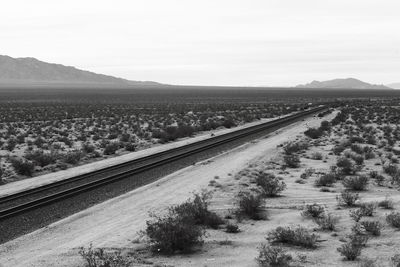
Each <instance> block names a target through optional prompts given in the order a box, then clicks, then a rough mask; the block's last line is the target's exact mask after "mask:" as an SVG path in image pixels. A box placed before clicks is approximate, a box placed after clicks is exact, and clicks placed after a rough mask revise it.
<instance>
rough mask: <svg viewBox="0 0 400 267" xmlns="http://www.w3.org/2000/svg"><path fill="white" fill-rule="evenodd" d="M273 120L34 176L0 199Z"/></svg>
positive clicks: (4, 190) (1, 189) (1, 190)
mask: <svg viewBox="0 0 400 267" xmlns="http://www.w3.org/2000/svg"><path fill="white" fill-rule="evenodd" d="M288 115H290V114H287V115H285V116H288ZM285 116H281V117H285ZM273 119H274V118H271V119H262V120H260V121H256V122H251V123H246V124H244V125H241V126H238V127H235V128H231V129H219V130H214V131H210V132H205V133H204V132H203V133H200V134H198V135H196V136H195V137H192V138H185V139H182V140H179V141H176V142H172V143H168V144H164V145H157V146H154V147H151V148H148V149H143V150H140V151H136V152H132V153H127V154H124V155H120V156H116V157H111V158H108V159H104V160H100V161H96V162H92V163H88V164H85V165H81V166H78V167H73V168H70V169H67V170H63V171H58V172H55V173H49V174H44V175H40V176H35V177H33V178H28V179H24V180H20V181H16V182H11V183H8V184H5V185H2V186H0V197H1V196H5V195H9V194H12V193H16V192H20V191H23V190H26V189H28V188H34V187H37V186H40V185H44V184H49V183H53V182H55V181H59V180H63V179H67V178H70V177H73V176H76V175H80V174H85V173H88V172H92V171H95V170H98V169H102V168H105V167H108V166H113V165H116V164H119V163H123V162H127V161H130V160H134V159H137V158H141V157H145V156H148V155H151V154H154V153H157V152H162V151H165V150H169V149H172V148H175V147H179V146H183V145H186V144H190V143H193V142H197V141H200V140H204V139H207V138H210V135H211V133H214V134H215V135H219V134H224V133H228V132H232V131H236V130H239V129H243V128H247V127H250V126H253V125H257V124H261V123H265V122H268V121H270V120H273Z"/></svg>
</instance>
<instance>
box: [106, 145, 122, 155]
mask: <svg viewBox="0 0 400 267" xmlns="http://www.w3.org/2000/svg"><path fill="white" fill-rule="evenodd" d="M118 149H119V143H118V142H111V143H109V144H108V145H106V146H105V148H104V155H112V154H115V152H116V151H117V150H118Z"/></svg>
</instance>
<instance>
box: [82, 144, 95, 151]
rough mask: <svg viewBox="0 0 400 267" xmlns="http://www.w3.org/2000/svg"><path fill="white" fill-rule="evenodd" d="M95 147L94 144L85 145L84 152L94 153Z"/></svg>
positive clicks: (83, 146)
mask: <svg viewBox="0 0 400 267" xmlns="http://www.w3.org/2000/svg"><path fill="white" fill-rule="evenodd" d="M95 149H96V148H95V146H94V145H92V144H90V143H84V144H83V145H82V150H83V151H84V152H85V153H93V152H94V151H95Z"/></svg>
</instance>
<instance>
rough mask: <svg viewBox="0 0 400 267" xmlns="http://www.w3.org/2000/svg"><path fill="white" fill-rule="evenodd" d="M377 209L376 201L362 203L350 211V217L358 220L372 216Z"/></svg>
mask: <svg viewBox="0 0 400 267" xmlns="http://www.w3.org/2000/svg"><path fill="white" fill-rule="evenodd" d="M375 209H376V204H375V203H361V204H360V207H359V208H358V209H355V210H351V211H350V217H351V218H352V219H353V220H354V221H356V222H358V221H359V220H360V219H361V218H362V217H372V216H374V212H375Z"/></svg>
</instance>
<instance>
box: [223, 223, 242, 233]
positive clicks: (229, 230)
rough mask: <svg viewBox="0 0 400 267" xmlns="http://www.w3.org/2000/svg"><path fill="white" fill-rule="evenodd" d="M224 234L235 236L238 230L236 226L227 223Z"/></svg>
mask: <svg viewBox="0 0 400 267" xmlns="http://www.w3.org/2000/svg"><path fill="white" fill-rule="evenodd" d="M226 232H227V233H234V234H235V233H239V232H240V229H239V226H238V225H237V224H233V223H228V224H226Z"/></svg>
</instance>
